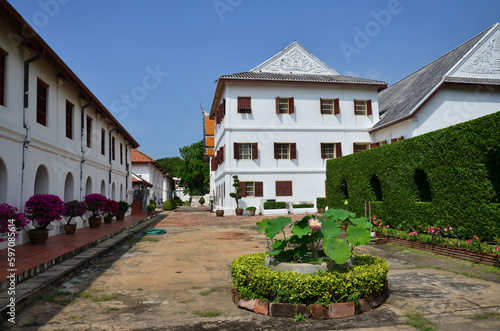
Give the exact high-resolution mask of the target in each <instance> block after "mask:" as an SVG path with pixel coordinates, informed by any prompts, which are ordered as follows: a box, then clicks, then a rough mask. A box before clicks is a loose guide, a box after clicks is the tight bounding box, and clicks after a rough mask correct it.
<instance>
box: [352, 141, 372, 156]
mask: <svg viewBox="0 0 500 331" xmlns="http://www.w3.org/2000/svg"><path fill="white" fill-rule="evenodd" d="M358 146H365V147H366V149H364V150H360V151H358V150H357V147H358ZM369 149H370V143H362V142H361V143H353V150H352V152H353V154H354V153H360V152H364V151H367V150H369Z"/></svg>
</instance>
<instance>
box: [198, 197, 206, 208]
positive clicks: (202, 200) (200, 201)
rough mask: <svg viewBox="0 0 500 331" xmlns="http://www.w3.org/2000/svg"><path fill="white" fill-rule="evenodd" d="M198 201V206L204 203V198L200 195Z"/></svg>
mask: <svg viewBox="0 0 500 331" xmlns="http://www.w3.org/2000/svg"><path fill="white" fill-rule="evenodd" d="M198 202H199V203H200V206H203V205H204V204H205V198H204V197H201V198H200V200H198Z"/></svg>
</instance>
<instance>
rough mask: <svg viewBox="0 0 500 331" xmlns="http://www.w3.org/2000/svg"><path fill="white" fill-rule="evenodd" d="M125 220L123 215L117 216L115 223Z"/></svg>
mask: <svg viewBox="0 0 500 331" xmlns="http://www.w3.org/2000/svg"><path fill="white" fill-rule="evenodd" d="M124 219H125V214H117V215H116V220H117V221H123V220H124Z"/></svg>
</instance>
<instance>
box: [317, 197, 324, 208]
mask: <svg viewBox="0 0 500 331" xmlns="http://www.w3.org/2000/svg"><path fill="white" fill-rule="evenodd" d="M326 201H327V200H326V198H319V197H318V198H316V207H317V208H326Z"/></svg>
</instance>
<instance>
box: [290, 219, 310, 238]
mask: <svg viewBox="0 0 500 331" xmlns="http://www.w3.org/2000/svg"><path fill="white" fill-rule="evenodd" d="M310 219H311V217H310V216H306V217H304V218H303V219H301V220H300V221H297V222H295V223H294V225H293V228H292V233H293V234H294V235H296V236H297V237H299V238H302V237H303V236H305V235H307V234H308V233H310V232H311V227H310V226H309V220H310Z"/></svg>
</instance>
